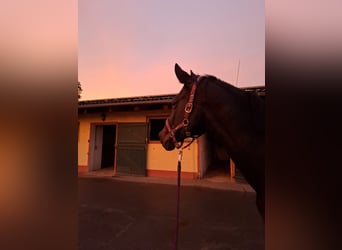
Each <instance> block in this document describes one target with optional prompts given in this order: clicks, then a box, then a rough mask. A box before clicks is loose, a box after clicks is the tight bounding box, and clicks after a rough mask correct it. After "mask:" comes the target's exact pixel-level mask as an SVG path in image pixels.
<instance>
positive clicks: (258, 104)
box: [204, 75, 264, 132]
mask: <svg viewBox="0 0 342 250" xmlns="http://www.w3.org/2000/svg"><path fill="white" fill-rule="evenodd" d="M204 78H206V79H207V80H208V81H207V84H209V81H210V82H211V83H215V84H217V85H218V86H220V87H221V88H223V89H224V90H226V91H229V92H232V93H234V94H238V95H240V96H242V97H245V98H246V100H247V102H249V107H250V111H251V114H252V116H251V118H252V123H253V124H254V127H255V129H256V130H257V131H259V132H263V131H264V126H263V124H261V123H260V118H261V117H262V119H263V118H264V105H263V104H264V100H263V99H262V98H260V97H259V96H257V95H256V94H255V93H254V92H247V91H244V90H242V89H240V88H237V87H235V86H233V85H232V84H230V83H227V82H225V81H223V80H221V79H219V78H217V77H216V76H213V75H205V76H204Z"/></svg>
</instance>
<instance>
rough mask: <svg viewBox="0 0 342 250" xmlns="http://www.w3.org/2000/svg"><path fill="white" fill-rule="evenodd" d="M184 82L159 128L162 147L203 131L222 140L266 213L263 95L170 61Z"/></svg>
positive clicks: (178, 143)
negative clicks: (196, 72)
mask: <svg viewBox="0 0 342 250" xmlns="http://www.w3.org/2000/svg"><path fill="white" fill-rule="evenodd" d="M175 73H176V76H177V78H178V80H179V82H180V83H182V84H183V87H182V89H181V91H180V92H179V94H178V95H177V96H176V97H175V98H174V99H173V101H172V111H171V115H170V116H169V117H168V118H167V119H166V122H165V126H164V128H163V129H162V130H161V131H160V132H159V137H160V142H161V143H162V145H163V147H164V148H165V149H166V150H169V151H170V150H174V149H175V148H180V147H181V146H182V144H183V142H184V140H185V139H186V138H189V137H192V138H196V137H199V136H201V135H202V134H204V133H207V134H208V135H210V137H211V138H212V139H213V142H214V143H217V144H219V145H222V146H223V147H224V149H225V150H226V152H227V153H228V154H229V156H230V157H231V158H232V160H233V161H234V163H235V165H236V167H237V168H238V169H239V170H240V172H241V173H242V174H243V176H244V177H245V179H246V181H247V182H248V183H249V184H250V185H251V186H252V187H253V189H254V190H255V192H256V197H257V198H256V200H257V202H256V203H257V207H258V210H259V212H260V214H261V216H262V217H263V219H264V216H265V184H264V180H265V176H264V175H265V171H264V169H265V168H264V163H265V159H264V157H265V155H264V135H265V125H264V118H265V114H264V100H263V99H261V98H260V97H258V96H257V95H254V94H252V93H248V92H246V91H244V90H241V89H239V88H236V87H234V86H232V85H231V84H228V83H226V82H223V81H221V80H219V79H218V78H216V77H215V76H210V75H204V76H200V75H197V74H194V73H193V72H192V71H190V74H188V73H187V72H185V71H184V70H182V69H181V67H180V66H179V65H178V64H175Z"/></svg>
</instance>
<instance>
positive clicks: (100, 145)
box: [89, 124, 117, 171]
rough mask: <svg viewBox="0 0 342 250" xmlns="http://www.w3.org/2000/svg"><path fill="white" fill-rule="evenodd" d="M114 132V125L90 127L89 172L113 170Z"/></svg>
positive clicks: (94, 125)
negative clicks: (104, 169)
mask: <svg viewBox="0 0 342 250" xmlns="http://www.w3.org/2000/svg"><path fill="white" fill-rule="evenodd" d="M116 130H117V128H116V125H115V124H93V125H91V137H90V150H89V171H95V170H99V169H103V168H106V169H109V168H110V169H113V170H114V162H115V145H116Z"/></svg>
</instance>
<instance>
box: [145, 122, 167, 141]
mask: <svg viewBox="0 0 342 250" xmlns="http://www.w3.org/2000/svg"><path fill="white" fill-rule="evenodd" d="M165 119H166V118H150V128H149V135H148V136H149V140H150V141H159V135H158V134H159V132H160V130H162V129H163V128H164V125H165Z"/></svg>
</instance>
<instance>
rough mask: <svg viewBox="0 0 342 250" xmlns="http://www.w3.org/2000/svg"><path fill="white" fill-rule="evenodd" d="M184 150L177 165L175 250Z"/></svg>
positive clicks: (180, 151) (181, 151)
mask: <svg viewBox="0 0 342 250" xmlns="http://www.w3.org/2000/svg"><path fill="white" fill-rule="evenodd" d="M182 157H183V149H180V150H179V152H178V165H177V214H176V238H175V248H174V249H175V250H177V249H178V228H179V200H180V182H181V172H182V165H181V161H182Z"/></svg>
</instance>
